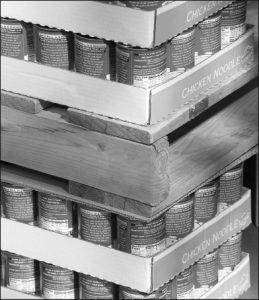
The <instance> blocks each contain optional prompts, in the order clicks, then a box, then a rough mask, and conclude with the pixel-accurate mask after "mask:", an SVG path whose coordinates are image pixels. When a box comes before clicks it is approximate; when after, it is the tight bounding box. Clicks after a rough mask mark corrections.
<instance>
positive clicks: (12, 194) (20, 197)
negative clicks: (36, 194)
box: [3, 185, 37, 224]
mask: <svg viewBox="0 0 259 300" xmlns="http://www.w3.org/2000/svg"><path fill="white" fill-rule="evenodd" d="M3 192H4V200H5V201H4V203H3V210H4V215H5V217H6V218H8V219H12V220H16V221H20V222H25V223H30V224H34V223H35V222H36V214H37V203H36V201H35V200H34V198H33V192H32V190H31V189H29V188H22V187H15V186H11V185H10V186H9V185H3Z"/></svg>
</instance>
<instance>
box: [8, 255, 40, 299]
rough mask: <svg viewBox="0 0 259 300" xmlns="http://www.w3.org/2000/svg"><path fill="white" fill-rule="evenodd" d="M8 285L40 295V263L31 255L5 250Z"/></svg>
mask: <svg viewBox="0 0 259 300" xmlns="http://www.w3.org/2000/svg"><path fill="white" fill-rule="evenodd" d="M5 255H6V281H7V287H9V288H11V289H14V290H17V291H20V292H24V293H28V294H33V295H38V294H39V293H40V265H39V262H38V261H37V260H34V259H31V258H29V257H24V256H21V255H17V254H15V253H10V252H5Z"/></svg>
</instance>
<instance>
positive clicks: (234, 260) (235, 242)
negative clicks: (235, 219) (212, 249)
mask: <svg viewBox="0 0 259 300" xmlns="http://www.w3.org/2000/svg"><path fill="white" fill-rule="evenodd" d="M241 243H242V232H239V233H238V234H236V235H234V236H233V237H231V238H230V239H228V240H227V241H226V242H225V243H223V244H222V245H221V246H220V247H219V276H220V278H219V280H220V279H221V278H222V277H223V276H225V275H227V274H229V273H231V271H232V270H233V269H234V268H235V266H236V265H238V264H239V263H240V261H241Z"/></svg>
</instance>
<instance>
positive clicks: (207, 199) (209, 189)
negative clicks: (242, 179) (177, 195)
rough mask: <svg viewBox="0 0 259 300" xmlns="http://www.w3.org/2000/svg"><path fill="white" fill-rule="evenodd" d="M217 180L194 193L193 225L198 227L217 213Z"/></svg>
mask: <svg viewBox="0 0 259 300" xmlns="http://www.w3.org/2000/svg"><path fill="white" fill-rule="evenodd" d="M217 206H218V181H216V180H214V181H211V182H210V183H208V184H206V185H205V186H203V187H201V188H200V189H198V190H197V191H196V192H195V193H194V227H195V228H198V227H199V226H201V225H202V224H204V223H206V222H208V221H209V220H211V219H212V218H214V217H215V215H216V214H217Z"/></svg>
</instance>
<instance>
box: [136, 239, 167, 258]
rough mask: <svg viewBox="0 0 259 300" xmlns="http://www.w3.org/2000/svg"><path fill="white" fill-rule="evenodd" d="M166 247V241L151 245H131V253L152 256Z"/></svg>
mask: <svg viewBox="0 0 259 300" xmlns="http://www.w3.org/2000/svg"><path fill="white" fill-rule="evenodd" d="M165 247H166V244H165V239H164V240H163V241H160V242H157V243H154V244H151V245H131V253H132V254H136V255H139V256H144V257H146V256H152V255H154V254H155V253H158V252H161V251H162V250H164V249H165Z"/></svg>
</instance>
